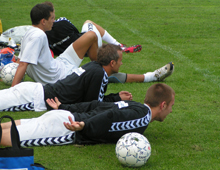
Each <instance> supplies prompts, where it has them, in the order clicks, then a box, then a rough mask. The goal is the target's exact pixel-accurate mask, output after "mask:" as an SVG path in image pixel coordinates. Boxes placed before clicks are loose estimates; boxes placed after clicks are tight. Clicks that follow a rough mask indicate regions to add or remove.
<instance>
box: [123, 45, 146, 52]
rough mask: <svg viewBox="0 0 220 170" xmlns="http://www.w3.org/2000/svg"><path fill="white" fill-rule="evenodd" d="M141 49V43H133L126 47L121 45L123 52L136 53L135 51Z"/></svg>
mask: <svg viewBox="0 0 220 170" xmlns="http://www.w3.org/2000/svg"><path fill="white" fill-rule="evenodd" d="M122 45H123V44H122ZM141 49H142V46H141V45H139V44H138V45H133V46H130V47H126V46H123V47H122V50H123V52H126V53H136V52H140V51H141Z"/></svg>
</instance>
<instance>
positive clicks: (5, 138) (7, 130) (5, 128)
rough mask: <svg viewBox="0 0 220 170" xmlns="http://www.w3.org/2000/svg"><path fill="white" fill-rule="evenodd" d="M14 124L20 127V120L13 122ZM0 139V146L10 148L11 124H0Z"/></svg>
mask: <svg viewBox="0 0 220 170" xmlns="http://www.w3.org/2000/svg"><path fill="white" fill-rule="evenodd" d="M15 124H16V126H17V125H20V124H21V122H20V120H15ZM1 127H2V139H1V143H0V145H2V146H11V122H7V123H2V124H1Z"/></svg>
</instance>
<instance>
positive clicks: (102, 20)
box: [0, 0, 220, 170]
mask: <svg viewBox="0 0 220 170" xmlns="http://www.w3.org/2000/svg"><path fill="white" fill-rule="evenodd" d="M38 2H39V3H40V2H42V1H38V0H37V1H36V0H20V1H18V0H13V1H10V3H9V2H8V1H6V0H1V5H0V9H1V10H0V18H1V20H2V24H3V30H4V31H5V30H6V29H8V28H11V27H14V26H18V25H27V24H31V22H30V17H29V12H30V10H31V8H32V7H33V6H34V5H35V4H36V3H38ZM52 2H53V4H54V6H55V9H56V17H57V18H58V17H61V16H65V17H67V18H68V19H69V20H70V21H71V22H72V23H74V24H75V25H76V27H77V28H79V30H80V29H81V26H82V24H83V22H84V21H85V20H87V19H90V20H92V21H94V22H96V23H98V24H100V25H101V26H103V27H104V28H105V29H106V30H108V32H109V33H111V34H112V35H113V36H114V37H115V38H116V39H117V40H118V41H120V42H121V43H124V44H127V45H133V44H141V45H142V47H143V48H142V51H141V52H140V53H135V54H124V56H123V65H122V66H121V68H120V71H121V72H127V73H136V74H142V73H145V72H147V71H154V70H155V69H157V68H159V67H161V66H163V65H165V64H166V63H168V62H170V61H173V62H174V63H175V71H174V74H173V75H172V76H171V77H169V78H167V79H166V81H165V82H164V83H166V84H168V85H170V86H171V87H172V88H173V89H174V90H175V91H176V98H175V105H174V107H173V112H172V113H171V114H170V115H169V116H168V117H167V118H166V120H165V121H164V122H163V123H160V122H153V123H152V124H150V125H149V127H148V129H147V130H146V131H145V133H144V135H145V136H146V137H147V138H148V140H149V141H150V143H151V146H152V154H151V157H150V159H149V161H148V162H147V164H145V165H144V166H143V167H141V168H140V169H151V170H162V169H164V170H171V169H172V170H194V169H198V170H207V169H209V170H212V169H213V170H217V169H219V159H220V146H219V144H220V126H219V120H220V101H219V95H220V76H219V75H220V69H219V66H220V49H219V47H220V41H219V39H220V21H219V16H220V3H219V1H218V0H209V1H205V0H166V1H164V0H148V1H143V0H111V1H109V0H86V1H71V0H62V1H59V0H53V1H52ZM30 53H31V52H30ZM88 61H89V60H88V59H85V60H84V61H83V63H86V62H88ZM27 80H30V79H29V78H28V77H26V79H25V81H27ZM152 84H153V83H130V84H110V85H109V86H108V91H107V93H112V92H118V91H121V90H127V91H130V92H131V93H132V94H133V100H135V101H137V102H141V103H143V99H144V97H145V93H146V90H147V88H148V87H149V86H150V85H152ZM7 87H9V86H6V85H4V84H3V83H2V82H0V89H3V88H7ZM9 102H10V101H9ZM42 113H43V112H41V113H37V112H17V113H10V112H7V113H0V116H2V115H5V114H8V115H11V116H12V117H13V118H15V119H20V118H29V117H35V116H39V115H41V114H42ZM34 152H35V162H38V163H41V164H43V165H44V166H46V167H47V168H48V169H53V170H72V169H79V170H90V169H93V170H103V169H111V170H116V169H123V170H124V169H130V168H127V167H123V166H122V165H121V164H120V163H119V162H118V160H117V158H116V156H115V145H114V144H104V145H95V146H74V145H67V146H55V147H34Z"/></svg>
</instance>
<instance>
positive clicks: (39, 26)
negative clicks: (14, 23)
mask: <svg viewBox="0 0 220 170" xmlns="http://www.w3.org/2000/svg"><path fill="white" fill-rule="evenodd" d="M32 26H33V27H36V28H39V29H41V30H42V31H44V32H45V30H44V28H43V27H42V26H41V25H40V24H38V25H32Z"/></svg>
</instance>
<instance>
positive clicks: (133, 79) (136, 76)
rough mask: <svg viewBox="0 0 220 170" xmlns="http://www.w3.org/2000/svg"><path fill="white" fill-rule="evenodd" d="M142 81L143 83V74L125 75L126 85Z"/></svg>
mask: <svg viewBox="0 0 220 170" xmlns="http://www.w3.org/2000/svg"><path fill="white" fill-rule="evenodd" d="M143 81H144V75H143V74H127V80H126V83H132V82H143Z"/></svg>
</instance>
